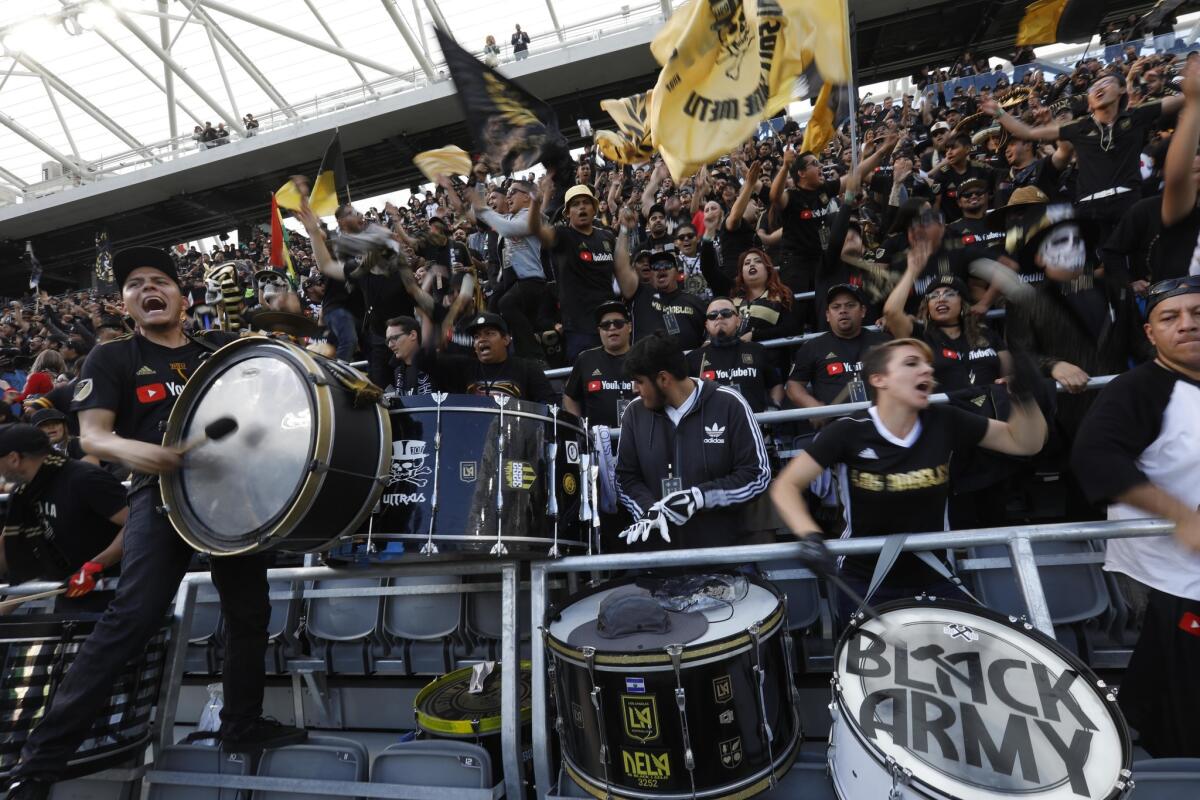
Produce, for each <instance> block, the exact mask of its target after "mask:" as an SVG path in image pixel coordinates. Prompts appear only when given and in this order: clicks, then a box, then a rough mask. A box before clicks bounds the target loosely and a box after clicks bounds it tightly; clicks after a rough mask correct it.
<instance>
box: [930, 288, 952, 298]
mask: <svg viewBox="0 0 1200 800" xmlns="http://www.w3.org/2000/svg"><path fill="white" fill-rule="evenodd" d="M955 297H958V290H957V289H941V290H939V291H936V292H930V293H929V299H930V300H953V299H954V298H955Z"/></svg>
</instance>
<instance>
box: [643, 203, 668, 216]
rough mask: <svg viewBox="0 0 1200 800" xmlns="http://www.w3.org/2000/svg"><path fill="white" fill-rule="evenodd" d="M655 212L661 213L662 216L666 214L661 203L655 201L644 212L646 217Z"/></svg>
mask: <svg viewBox="0 0 1200 800" xmlns="http://www.w3.org/2000/svg"><path fill="white" fill-rule="evenodd" d="M655 214H662V215H663V216H664V217H665V216H666V215H667V209H666V208H665V207H664V206H663V204H662V203H655V204H654V205H652V206H650V210H649V211H648V212H646V219H649V218H650V217H653V216H654V215H655Z"/></svg>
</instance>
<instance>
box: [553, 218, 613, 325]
mask: <svg viewBox="0 0 1200 800" xmlns="http://www.w3.org/2000/svg"><path fill="white" fill-rule="evenodd" d="M616 242H617V240H616V237H615V236H613V233H612V231H609V230H605V229H604V228H593V229H592V232H591V233H589V234H587V235H586V236H585V235H584V234H582V233H580V232H579V231H577V230H575V229H574V228H572V227H570V226H569V225H559V226H558V227H556V228H555V229H554V248H553V250H552V251H551V252H552V253H553V254H554V266H555V272H556V273H557V279H558V303H559V306H560V309H561V312H562V322H563V328H564V329H565V330H568V331H581V332H590V331H591V330H592V311H593V310H594V309H595V308H596V306H598V305H600V304H601V303H603V302H604V301H605V300H612V299H613V298H614V297H615V296H616V292H615V291H614V290H613V258H614V254H615V252H616Z"/></svg>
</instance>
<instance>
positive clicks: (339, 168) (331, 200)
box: [308, 130, 350, 217]
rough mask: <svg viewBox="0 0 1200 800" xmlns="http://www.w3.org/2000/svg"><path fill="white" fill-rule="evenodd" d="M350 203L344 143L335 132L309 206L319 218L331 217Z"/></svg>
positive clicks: (318, 171) (326, 149)
mask: <svg viewBox="0 0 1200 800" xmlns="http://www.w3.org/2000/svg"><path fill="white" fill-rule="evenodd" d="M349 202H350V185H349V183H347V181H346V162H345V160H344V159H343V158H342V141H341V139H340V138H339V137H338V132H337V131H336V130H335V131H334V132H333V141H331V142H330V143H329V147H327V148H325V155H324V156H323V157H322V158H321V167H320V168H319V169H318V170H317V179H316V180H315V181H314V182H313V187H312V194H310V195H309V197H308V204H309V206H310V207H311V208H312V210H313V211H315V212H316V213H317V216H321V217H329V216H332V215H333V212H335V211H337V207H338V206H339V205H341V204H342V203H349Z"/></svg>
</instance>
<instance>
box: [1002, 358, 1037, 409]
mask: <svg viewBox="0 0 1200 800" xmlns="http://www.w3.org/2000/svg"><path fill="white" fill-rule="evenodd" d="M1008 356H1009V359H1010V360H1011V361H1012V374H1011V375H1009V376H1008V391H1009V394H1011V395H1012V398H1013V399H1014V400H1016V401H1017V402H1018V403H1032V402H1035V401H1036V400H1037V397H1038V394H1039V391H1038V390H1039V388H1041V386H1042V384H1044V383H1045V379H1044V378H1043V377H1042V373H1041V371H1040V370H1039V369H1038V366H1037V364H1036V363H1034V360H1033V358H1031V357H1030V355H1029V354H1028V353H1026V352H1024V351H1023V350H1009V351H1008Z"/></svg>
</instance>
